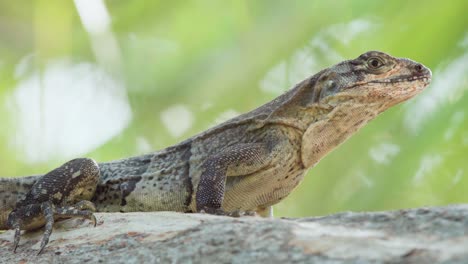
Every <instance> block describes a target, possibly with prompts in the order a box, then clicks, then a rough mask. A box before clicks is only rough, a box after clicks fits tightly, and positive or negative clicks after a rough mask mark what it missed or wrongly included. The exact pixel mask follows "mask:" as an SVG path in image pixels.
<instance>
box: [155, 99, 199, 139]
mask: <svg viewBox="0 0 468 264" xmlns="http://www.w3.org/2000/svg"><path fill="white" fill-rule="evenodd" d="M194 119H195V118H194V116H193V114H192V112H191V111H190V110H189V109H188V107H186V106H185V105H182V104H176V105H172V106H170V107H168V108H167V109H166V110H164V111H163V112H162V113H161V121H162V123H163V125H164V126H165V127H166V129H167V130H168V131H169V133H170V134H171V136H173V137H175V138H177V137H180V136H182V135H183V134H184V133H185V132H186V131H187V130H188V129H190V127H192V124H193V122H194Z"/></svg>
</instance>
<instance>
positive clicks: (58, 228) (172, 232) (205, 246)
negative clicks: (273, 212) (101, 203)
mask: <svg viewBox="0 0 468 264" xmlns="http://www.w3.org/2000/svg"><path fill="white" fill-rule="evenodd" d="M96 217H97V219H98V225H97V227H96V228H94V227H92V225H91V223H90V222H89V221H86V220H80V219H70V220H66V221H61V222H58V223H56V225H55V228H54V232H53V234H52V236H51V239H50V243H49V244H48V246H47V247H46V249H45V250H44V252H43V254H41V255H40V256H36V254H37V251H38V249H39V243H40V240H41V237H42V230H40V231H36V232H28V233H26V234H24V235H22V237H21V242H20V246H19V247H18V250H17V253H16V254H14V253H13V252H12V251H11V249H12V240H13V232H12V231H7V232H5V233H3V234H0V263H84V262H86V263H108V262H110V263H468V205H453V206H446V207H434V208H418V209H410V210H399V211H388V212H373V213H352V212H346V213H340V214H335V215H330V216H324V217H312V218H300V219H262V218H258V217H241V218H230V217H222V216H212V215H203V214H181V213H174V212H146V213H125V214H121V213H97V214H96Z"/></svg>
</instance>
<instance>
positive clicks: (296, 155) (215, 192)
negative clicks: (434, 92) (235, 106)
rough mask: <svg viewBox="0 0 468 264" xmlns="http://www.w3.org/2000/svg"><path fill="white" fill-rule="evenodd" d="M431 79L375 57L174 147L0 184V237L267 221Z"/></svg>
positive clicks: (335, 69) (327, 72) (336, 69)
mask: <svg viewBox="0 0 468 264" xmlns="http://www.w3.org/2000/svg"><path fill="white" fill-rule="evenodd" d="M430 81H431V71H430V70H429V69H428V68H426V67H425V66H423V65H422V64H420V63H417V62H414V61H412V60H409V59H404V58H395V57H392V56H390V55H388V54H385V53H383V52H378V51H369V52H366V53H364V54H362V55H361V56H359V57H358V58H356V59H353V60H347V61H343V62H341V63H338V64H336V65H334V66H332V67H330V68H327V69H324V70H322V71H320V72H318V73H317V74H315V75H313V76H311V77H309V78H307V79H305V80H303V81H302V82H300V83H298V84H297V85H296V86H295V87H293V88H292V89H290V90H289V91H287V92H286V93H284V94H283V95H281V96H279V97H277V98H276V99H274V100H273V101H271V102H269V103H267V104H265V105H263V106H261V107H259V108H257V109H255V110H253V111H250V112H248V113H245V114H243V115H240V116H238V117H235V118H233V119H231V120H228V121H226V122H224V123H222V124H220V125H218V126H216V127H213V128H211V129H209V130H207V131H205V132H202V133H200V134H198V135H195V136H193V137H191V138H189V139H187V140H185V141H183V142H181V143H179V144H177V145H174V146H171V147H168V148H166V149H163V150H160V151H156V152H154V153H150V154H147V155H142V156H137V157H131V158H126V159H122V160H117V161H113V162H107V163H99V164H98V163H96V162H95V161H93V160H92V159H75V160H72V161H69V162H67V163H65V164H64V165H62V166H61V167H59V168H57V169H55V170H53V171H51V172H49V173H48V174H46V175H43V176H30V177H24V178H16V179H13V178H9V179H0V229H6V228H9V229H14V230H15V238H14V249H15V250H16V247H17V246H18V244H19V239H20V231H21V230H30V229H35V228H40V227H43V226H44V227H45V232H44V237H43V240H42V242H41V249H40V251H42V250H43V249H44V247H45V246H46V244H47V242H48V240H49V236H50V234H51V232H52V227H53V224H54V221H56V220H59V219H62V218H70V217H83V218H87V219H90V220H91V221H93V222H94V223H95V221H96V220H95V218H94V216H93V211H96V210H97V211H99V212H131V211H178V212H206V213H211V214H226V215H239V214H241V213H245V212H256V213H258V214H260V215H262V216H268V215H271V206H272V205H274V204H276V203H278V202H280V201H281V200H282V199H284V198H285V197H286V196H288V195H289V194H290V193H291V192H292V190H293V189H294V188H295V187H296V186H297V185H298V184H299V183H300V182H301V180H302V179H303V177H304V175H305V173H306V172H307V170H308V169H309V168H311V167H313V166H314V165H315V164H316V163H317V162H318V161H319V160H320V159H321V158H322V157H324V156H325V155H326V154H327V153H329V152H330V151H331V150H333V149H335V148H336V147H337V146H338V145H339V144H341V143H342V142H344V141H345V140H346V139H347V138H349V137H350V136H351V135H353V134H354V133H355V132H356V131H357V130H358V129H359V128H361V127H362V126H364V125H365V124H366V123H367V122H369V121H370V120H372V119H373V118H375V117H376V116H377V115H378V114H379V113H381V112H383V111H385V110H387V109H388V108H390V107H391V106H393V105H395V104H398V103H400V102H402V101H405V100H407V99H410V98H411V97H413V96H415V95H416V94H418V93H420V92H421V91H422V90H423V89H424V88H425V87H426V86H427V85H428V84H429V83H430Z"/></svg>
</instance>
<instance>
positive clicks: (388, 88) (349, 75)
mask: <svg viewBox="0 0 468 264" xmlns="http://www.w3.org/2000/svg"><path fill="white" fill-rule="evenodd" d="M430 81H431V71H430V70H429V69H428V68H426V67H425V66H423V65H422V64H420V63H417V62H414V61H412V60H409V59H406V58H395V57H392V56H390V55H388V54H386V53H383V52H379V51H369V52H366V53H364V54H362V55H361V56H359V57H358V58H356V59H354V60H348V61H343V62H341V63H339V64H336V65H335V66H332V67H330V68H328V69H325V70H323V71H321V72H319V73H317V74H316V75H314V76H312V77H311V78H309V79H307V80H305V81H303V82H301V83H300V84H298V85H297V86H296V87H295V88H294V89H293V90H292V91H291V92H292V93H293V95H292V96H291V97H290V98H289V99H288V101H287V102H286V103H285V104H283V105H282V106H281V107H280V108H279V109H277V110H276V111H275V113H274V114H273V116H275V115H278V116H282V118H284V116H294V114H293V113H294V112H296V113H297V112H300V113H303V114H302V115H301V117H300V118H299V119H295V121H297V122H299V123H302V124H301V127H305V128H306V131H305V132H304V135H303V142H302V151H301V152H302V159H303V163H304V166H305V167H311V166H313V165H314V164H315V163H317V162H318V160H319V159H320V158H321V157H323V156H324V155H326V154H327V153H328V152H329V151H331V150H332V149H334V148H335V147H336V146H337V145H338V144H340V143H342V142H343V141H344V140H346V139H347V138H348V137H349V136H351V135H352V134H353V133H354V132H355V131H356V130H358V129H359V128H361V127H362V126H364V125H365V124H366V123H367V122H369V121H370V120H372V119H373V118H374V117H375V116H377V115H378V114H379V113H380V112H382V111H385V110H386V109H388V108H389V107H391V106H393V105H395V104H397V103H400V102H402V101H405V100H407V99H409V98H411V97H413V96H415V95H416V94H418V93H419V92H421V91H422V90H423V89H424V88H425V87H426V86H427V85H428V84H429V83H430ZM304 113H305V114H304ZM322 135H326V138H324V137H323V136H322Z"/></svg>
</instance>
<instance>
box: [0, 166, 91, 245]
mask: <svg viewBox="0 0 468 264" xmlns="http://www.w3.org/2000/svg"><path fill="white" fill-rule="evenodd" d="M98 180H99V167H98V165H97V163H96V162H95V161H94V160H92V159H75V160H71V161H69V162H67V163H65V164H63V165H62V166H60V167H59V168H57V169H55V170H53V171H51V172H49V173H47V174H46V175H44V176H43V177H42V178H40V179H39V180H38V181H37V182H36V183H35V184H34V185H33V186H32V187H31V190H30V191H29V192H28V193H27V194H26V196H25V198H24V199H23V200H21V201H19V202H17V204H16V207H15V209H14V210H13V211H12V212H11V213H10V214H9V216H8V220H7V225H8V227H9V228H10V229H14V230H15V239H14V247H13V248H14V251H16V248H17V246H18V244H19V240H20V231H21V230H33V229H37V228H40V227H42V226H45V232H44V236H43V239H42V242H41V248H40V251H39V253H41V252H42V250H43V249H44V247H45V246H46V245H47V243H48V241H49V237H50V234H51V233H52V227H53V224H54V221H55V219H63V218H70V217H83V218H87V219H90V220H92V221H93V222H94V224H95V225H96V219H95V217H94V215H93V214H92V212H93V211H95V207H94V205H93V204H92V203H91V202H90V201H89V200H90V199H91V198H92V196H93V195H94V192H95V190H96V186H97V182H98Z"/></svg>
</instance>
